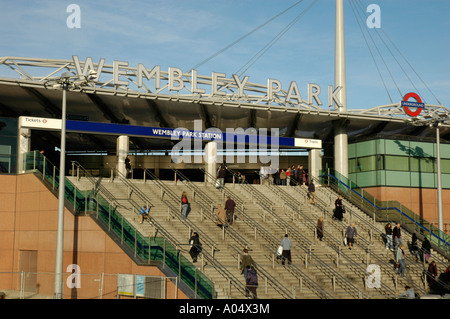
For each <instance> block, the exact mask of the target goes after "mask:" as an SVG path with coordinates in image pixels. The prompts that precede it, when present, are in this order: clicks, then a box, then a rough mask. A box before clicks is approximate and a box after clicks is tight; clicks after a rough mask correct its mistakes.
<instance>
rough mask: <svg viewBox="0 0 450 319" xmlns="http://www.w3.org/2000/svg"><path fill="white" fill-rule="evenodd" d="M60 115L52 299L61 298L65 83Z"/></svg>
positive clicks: (64, 177)
mask: <svg viewBox="0 0 450 319" xmlns="http://www.w3.org/2000/svg"><path fill="white" fill-rule="evenodd" d="M62 92H63V96H62V115H61V154H60V160H59V189H58V224H57V233H56V261H55V286H54V294H53V298H54V299H62V298H63V273H62V270H63V253H64V251H63V250H64V189H65V180H66V176H65V170H66V167H65V166H66V165H65V164H66V93H67V83H64V84H63V91H62Z"/></svg>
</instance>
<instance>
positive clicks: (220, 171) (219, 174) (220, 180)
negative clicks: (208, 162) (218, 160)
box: [216, 163, 227, 189]
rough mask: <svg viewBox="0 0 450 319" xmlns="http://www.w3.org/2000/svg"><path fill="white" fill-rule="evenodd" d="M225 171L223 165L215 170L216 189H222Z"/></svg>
mask: <svg viewBox="0 0 450 319" xmlns="http://www.w3.org/2000/svg"><path fill="white" fill-rule="evenodd" d="M226 171H227V170H226V167H225V164H224V163H222V164H220V166H219V169H218V170H217V181H216V188H217V189H221V188H224V186H225V175H226Z"/></svg>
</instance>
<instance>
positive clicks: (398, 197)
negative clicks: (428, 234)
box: [364, 187, 450, 233]
mask: <svg viewBox="0 0 450 319" xmlns="http://www.w3.org/2000/svg"><path fill="white" fill-rule="evenodd" d="M364 190H365V191H367V192H369V193H370V194H371V195H373V196H375V197H376V198H377V199H379V200H381V201H398V202H400V203H401V204H402V205H404V206H406V207H407V208H409V209H410V210H411V211H413V212H415V213H416V214H417V215H419V216H421V217H423V218H424V219H425V220H427V221H429V222H431V223H433V224H435V226H436V227H437V226H438V206H437V202H438V199H437V189H430V188H406V187H368V188H365V189H364ZM442 207H443V209H442V211H443V216H444V218H443V219H444V228H445V230H446V232H447V233H450V190H449V189H443V190H442Z"/></svg>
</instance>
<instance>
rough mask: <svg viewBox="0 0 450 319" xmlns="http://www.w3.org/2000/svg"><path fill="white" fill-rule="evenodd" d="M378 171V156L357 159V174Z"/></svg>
mask: <svg viewBox="0 0 450 319" xmlns="http://www.w3.org/2000/svg"><path fill="white" fill-rule="evenodd" d="M374 170H376V156H366V157H359V158H357V159H356V172H357V173H358V172H368V171H374Z"/></svg>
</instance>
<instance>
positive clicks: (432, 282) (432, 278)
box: [427, 260, 438, 290]
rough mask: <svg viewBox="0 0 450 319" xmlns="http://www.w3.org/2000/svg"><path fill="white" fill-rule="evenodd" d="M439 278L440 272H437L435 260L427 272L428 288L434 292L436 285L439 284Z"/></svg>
mask: <svg viewBox="0 0 450 319" xmlns="http://www.w3.org/2000/svg"><path fill="white" fill-rule="evenodd" d="M437 278H438V270H437V266H436V262H435V261H434V260H433V261H432V262H430V265H429V266H428V271H427V283H428V286H429V287H430V290H434V289H435V288H436V284H437V281H436V279H437Z"/></svg>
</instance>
